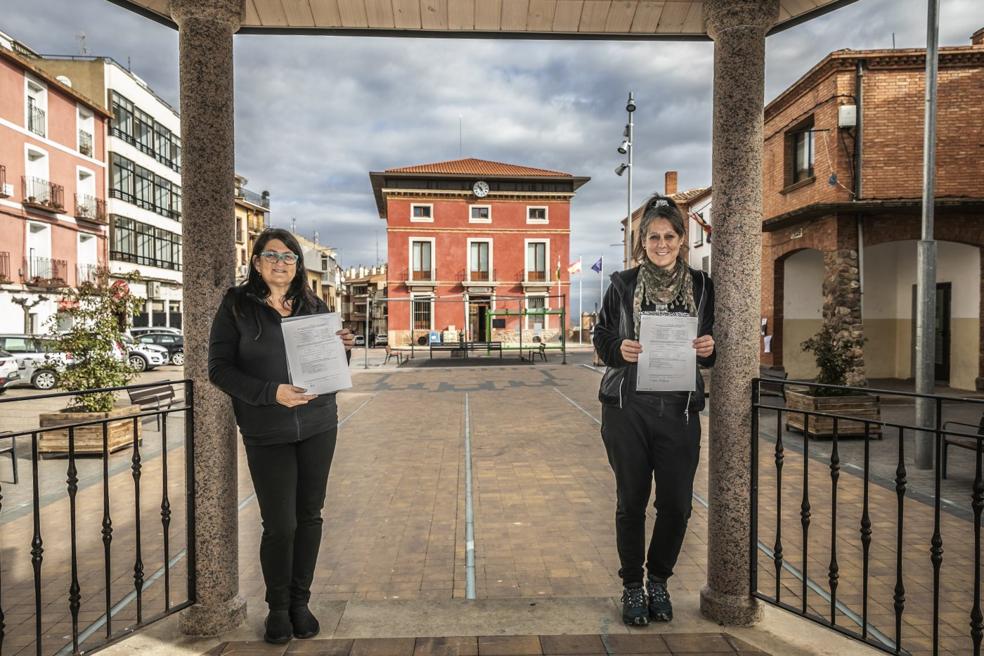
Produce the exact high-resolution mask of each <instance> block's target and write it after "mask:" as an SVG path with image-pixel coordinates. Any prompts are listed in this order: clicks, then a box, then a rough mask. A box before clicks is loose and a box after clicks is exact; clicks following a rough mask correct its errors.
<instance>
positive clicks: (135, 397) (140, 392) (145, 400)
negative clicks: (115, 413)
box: [126, 385, 174, 430]
mask: <svg viewBox="0 0 984 656" xmlns="http://www.w3.org/2000/svg"><path fill="white" fill-rule="evenodd" d="M126 393H127V395H129V397H130V403H132V404H133V405H138V406H140V411H141V412H146V411H148V410H169V409H170V408H171V406H172V405H174V388H173V387H172V386H171V385H154V386H153V387H141V388H138V389H128V390H127V391H126ZM154 418H155V419H156V420H157V430H160V429H161V415H160V414H158V415H155V417H154ZM150 420H151V417H145V418H144V421H145V422H146V421H150Z"/></svg>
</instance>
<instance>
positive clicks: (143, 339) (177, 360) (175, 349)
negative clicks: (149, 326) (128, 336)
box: [134, 332, 185, 367]
mask: <svg viewBox="0 0 984 656" xmlns="http://www.w3.org/2000/svg"><path fill="white" fill-rule="evenodd" d="M134 338H135V339H136V340H137V341H138V342H140V343H141V344H156V345H157V346H162V347H164V348H165V349H167V353H168V359H169V362H170V363H171V364H174V365H177V366H179V367H183V366H184V363H185V341H184V337H183V336H182V335H177V334H175V333H158V332H153V333H150V332H147V333H141V334H139V335H134Z"/></svg>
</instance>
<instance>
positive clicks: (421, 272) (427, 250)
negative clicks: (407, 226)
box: [363, 241, 434, 293]
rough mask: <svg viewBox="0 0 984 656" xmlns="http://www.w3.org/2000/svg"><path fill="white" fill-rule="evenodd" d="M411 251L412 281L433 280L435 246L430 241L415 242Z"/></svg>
mask: <svg viewBox="0 0 984 656" xmlns="http://www.w3.org/2000/svg"><path fill="white" fill-rule="evenodd" d="M410 250H411V257H412V258H413V261H412V269H411V272H410V279H411V280H433V279H434V278H433V275H434V271H433V267H432V266H431V264H432V261H431V257H432V255H433V254H432V250H433V244H432V243H431V242H429V241H415V242H412V243H411V249H410ZM363 293H364V292H363Z"/></svg>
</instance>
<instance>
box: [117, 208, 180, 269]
mask: <svg viewBox="0 0 984 656" xmlns="http://www.w3.org/2000/svg"><path fill="white" fill-rule="evenodd" d="M109 237H110V241H109V249H110V252H109V257H110V259H111V260H118V261H120V262H132V263H134V264H140V265H144V266H154V267H158V268H161V269H170V270H172V271H180V270H181V235H179V234H176V233H173V232H170V231H168V230H164V229H162V228H155V227H154V226H152V225H149V224H146V223H141V222H140V221H134V220H133V219H130V218H127V217H125V216H119V215H117V214H113V215H111V216H110V231H109Z"/></svg>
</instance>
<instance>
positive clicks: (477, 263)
mask: <svg viewBox="0 0 984 656" xmlns="http://www.w3.org/2000/svg"><path fill="white" fill-rule="evenodd" d="M491 246H492V244H490V243H489V242H487V241H473V242H471V244H470V245H469V247H468V262H469V265H468V279H469V280H477V281H483V282H484V281H486V280H491V279H492V270H491V269H490V268H489V267H490V257H489V253H490V250H491Z"/></svg>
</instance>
